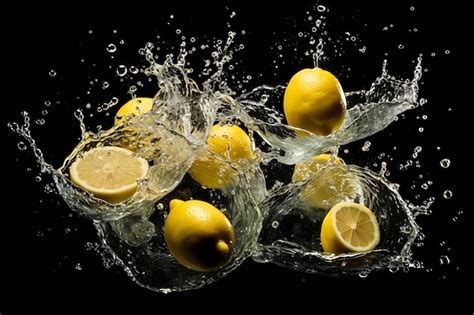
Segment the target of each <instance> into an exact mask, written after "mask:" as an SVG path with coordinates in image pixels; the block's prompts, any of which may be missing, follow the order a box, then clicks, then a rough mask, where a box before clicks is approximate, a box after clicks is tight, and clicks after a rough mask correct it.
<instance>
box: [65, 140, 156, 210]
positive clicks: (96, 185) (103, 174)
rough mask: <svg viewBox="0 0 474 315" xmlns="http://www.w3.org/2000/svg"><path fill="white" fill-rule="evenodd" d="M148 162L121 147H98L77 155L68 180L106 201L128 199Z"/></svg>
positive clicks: (114, 201)
mask: <svg viewBox="0 0 474 315" xmlns="http://www.w3.org/2000/svg"><path fill="white" fill-rule="evenodd" d="M147 172H148V162H147V161H146V160H145V159H143V158H141V157H138V156H136V155H135V153H134V152H132V151H130V150H127V149H124V148H120V147H112V146H106V147H97V148H94V149H92V150H89V151H87V152H85V153H84V154H83V155H82V156H81V157H78V158H77V159H76V160H75V161H74V163H72V165H71V166H70V168H69V173H70V177H71V181H72V182H73V183H74V184H76V185H77V186H79V187H81V188H83V189H84V190H86V191H88V192H90V193H91V194H93V195H94V196H95V197H97V198H100V199H103V200H105V201H107V202H109V203H119V202H122V201H124V200H126V199H128V198H130V197H131V196H132V195H133V194H134V193H135V192H136V190H137V188H138V181H139V180H140V179H142V178H144V177H145V176H146V174H147Z"/></svg>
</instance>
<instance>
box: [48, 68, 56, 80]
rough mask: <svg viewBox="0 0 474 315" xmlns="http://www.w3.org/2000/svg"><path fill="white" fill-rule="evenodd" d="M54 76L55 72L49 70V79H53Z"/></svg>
mask: <svg viewBox="0 0 474 315" xmlns="http://www.w3.org/2000/svg"><path fill="white" fill-rule="evenodd" d="M56 74H57V73H56V71H54V70H53V69H51V70H49V76H50V77H51V78H54V77H55V76H56Z"/></svg>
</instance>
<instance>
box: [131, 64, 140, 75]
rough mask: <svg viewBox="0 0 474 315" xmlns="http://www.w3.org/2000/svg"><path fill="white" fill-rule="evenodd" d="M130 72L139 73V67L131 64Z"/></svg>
mask: <svg viewBox="0 0 474 315" xmlns="http://www.w3.org/2000/svg"><path fill="white" fill-rule="evenodd" d="M130 72H131V73H133V74H137V73H138V68H137V67H135V66H131V67H130Z"/></svg>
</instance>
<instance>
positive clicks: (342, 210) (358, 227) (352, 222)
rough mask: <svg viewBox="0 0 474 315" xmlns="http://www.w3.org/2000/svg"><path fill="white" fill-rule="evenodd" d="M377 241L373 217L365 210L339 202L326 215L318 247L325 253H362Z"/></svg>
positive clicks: (375, 222)
mask: <svg viewBox="0 0 474 315" xmlns="http://www.w3.org/2000/svg"><path fill="white" fill-rule="evenodd" d="M379 241H380V231H379V224H378V221H377V218H376V217H375V215H374V213H373V212H372V211H371V210H370V209H369V208H367V207H365V206H363V205H361V204H358V203H354V202H340V203H338V204H336V205H335V206H334V207H332V209H331V210H330V211H329V212H328V214H327V215H326V217H325V218H324V220H323V224H322V227H321V244H322V246H323V250H324V251H325V252H328V253H334V254H340V253H349V252H366V251H370V250H372V249H374V248H375V247H376V246H377V245H378V243H379Z"/></svg>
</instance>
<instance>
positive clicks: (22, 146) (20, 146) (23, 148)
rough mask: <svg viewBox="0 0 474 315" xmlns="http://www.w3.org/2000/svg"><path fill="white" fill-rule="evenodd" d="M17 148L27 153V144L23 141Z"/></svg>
mask: <svg viewBox="0 0 474 315" xmlns="http://www.w3.org/2000/svg"><path fill="white" fill-rule="evenodd" d="M17 147H18V149H19V150H20V151H25V150H26V144H25V143H24V142H22V141H20V142H18V144H17Z"/></svg>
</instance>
